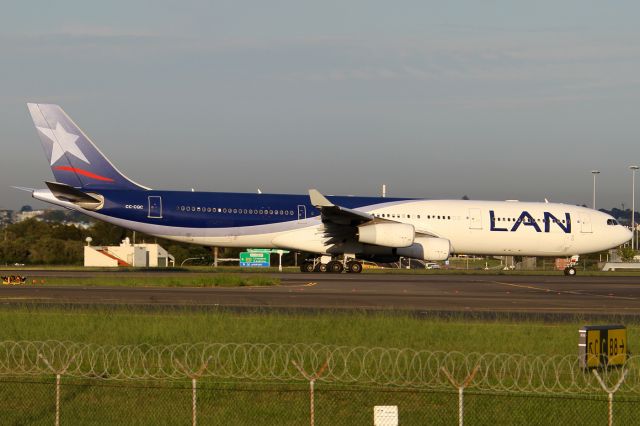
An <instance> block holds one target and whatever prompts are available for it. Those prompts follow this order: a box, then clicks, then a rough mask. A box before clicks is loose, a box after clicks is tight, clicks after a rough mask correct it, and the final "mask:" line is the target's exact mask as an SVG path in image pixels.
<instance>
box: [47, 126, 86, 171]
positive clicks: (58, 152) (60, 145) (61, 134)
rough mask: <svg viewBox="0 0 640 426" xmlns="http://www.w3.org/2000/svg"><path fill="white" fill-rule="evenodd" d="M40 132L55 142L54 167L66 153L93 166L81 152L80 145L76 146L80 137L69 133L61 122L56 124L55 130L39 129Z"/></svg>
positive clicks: (52, 158) (52, 161)
mask: <svg viewBox="0 0 640 426" xmlns="http://www.w3.org/2000/svg"><path fill="white" fill-rule="evenodd" d="M38 130H40V132H41V133H42V134H43V135H45V136H46V137H47V138H49V139H50V140H51V142H53V149H52V151H51V165H52V166H53V165H54V164H55V162H56V161H58V160H59V159H60V157H62V156H63V155H64V153H65V152H68V153H69V154H72V155H73V156H74V157H76V158H79V159H80V160H82V161H84V162H85V163H87V164H91V163H90V162H89V160H87V157H85V156H84V154H83V153H82V151H80V148H78V145H76V141H77V140H78V138H79V137H80V136H78V135H74V134H73V133H69V132H67V131H66V130H65V128H64V127H62V125H61V124H60V122H57V123H56V128H55V130H52V129H50V128H48V127H38Z"/></svg>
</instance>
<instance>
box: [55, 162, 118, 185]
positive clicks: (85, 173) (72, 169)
mask: <svg viewBox="0 0 640 426" xmlns="http://www.w3.org/2000/svg"><path fill="white" fill-rule="evenodd" d="M54 169H56V170H64V171H65V172H74V173H77V174H79V175H82V176H86V177H90V178H92V179H97V180H101V181H104V182H113V179H111V178H108V177H104V176H100V175H97V174H95V173H91V172H88V171H86V170H82V169H78V168H76V167H68V166H56V167H54Z"/></svg>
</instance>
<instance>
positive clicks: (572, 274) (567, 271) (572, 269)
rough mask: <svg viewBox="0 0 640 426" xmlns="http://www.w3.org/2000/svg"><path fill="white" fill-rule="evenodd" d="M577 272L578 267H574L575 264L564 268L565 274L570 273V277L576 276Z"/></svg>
mask: <svg viewBox="0 0 640 426" xmlns="http://www.w3.org/2000/svg"><path fill="white" fill-rule="evenodd" d="M576 273H577V271H576V268H574V267H573V266H570V267H568V268H564V274H565V275H568V276H570V277H573V276H575V275H576Z"/></svg>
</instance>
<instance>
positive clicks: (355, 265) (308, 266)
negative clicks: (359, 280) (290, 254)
mask: <svg viewBox="0 0 640 426" xmlns="http://www.w3.org/2000/svg"><path fill="white" fill-rule="evenodd" d="M329 259H331V258H329V257H328V256H323V257H321V258H315V259H310V260H307V261H305V262H304V263H302V265H300V271H301V272H305V273H309V272H328V273H331V274H340V273H342V272H347V273H350V274H359V273H360V272H362V262H359V261H358V260H356V259H351V260H346V259H344V260H336V259H333V260H329Z"/></svg>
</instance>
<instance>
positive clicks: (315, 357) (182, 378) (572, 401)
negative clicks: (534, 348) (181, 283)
mask: <svg viewBox="0 0 640 426" xmlns="http://www.w3.org/2000/svg"><path fill="white" fill-rule="evenodd" d="M639 402H640V357H630V358H629V360H628V362H627V363H626V364H625V366H624V367H619V368H608V369H601V370H584V369H582V368H581V367H580V365H579V360H578V358H577V356H543V355H540V356H526V355H514V354H479V353H469V354H462V353H458V352H431V351H420V350H414V349H395V348H366V347H345V346H327V345H319V344H314V345H304V344H294V345H287V344H250V343H229V344H222V343H201V344H184V345H167V346H151V345H125V346H106V345H95V344H83V343H76V342H57V341H46V342H0V416H1V417H0V418H1V419H2V423H3V424H52V423H53V424H172V425H174V424H193V425H195V424H198V423H199V424H258V423H262V424H278V425H287V424H292V425H293V424H296V425H299V424H312V425H340V424H344V425H352V424H373V409H374V406H379V405H385V406H388V405H391V406H397V407H398V412H399V421H400V424H402V425H405V424H435V425H455V424H463V423H464V422H466V423H467V424H474V425H483V424H487V425H488V424H491V425H494V424H539V425H550V424H586V425H590V424H594V425H596V424H597V425H602V424H614V423H615V424H637V423H638V419H639V418H640V411H639V409H638V403H639Z"/></svg>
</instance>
